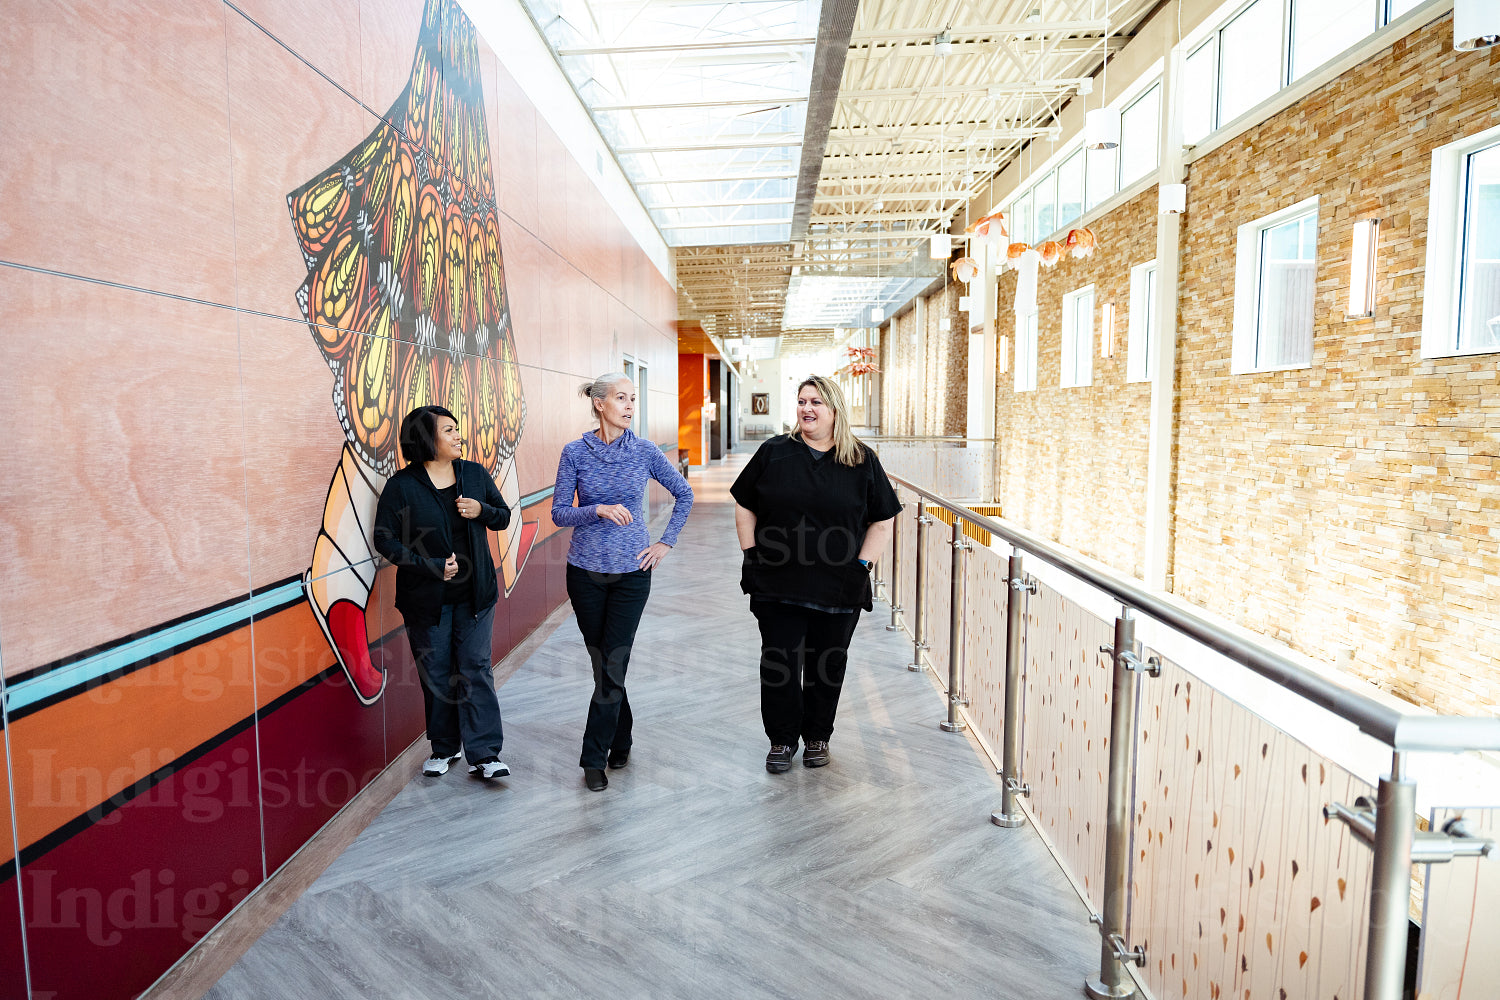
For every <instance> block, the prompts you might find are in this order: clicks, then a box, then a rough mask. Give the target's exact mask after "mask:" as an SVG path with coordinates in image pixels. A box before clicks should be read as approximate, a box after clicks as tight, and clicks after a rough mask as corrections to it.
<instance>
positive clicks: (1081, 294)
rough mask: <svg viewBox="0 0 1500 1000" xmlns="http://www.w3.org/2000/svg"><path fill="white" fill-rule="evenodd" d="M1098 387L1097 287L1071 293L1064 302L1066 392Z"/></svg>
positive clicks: (1063, 359) (1064, 377)
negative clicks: (1079, 388)
mask: <svg viewBox="0 0 1500 1000" xmlns="http://www.w3.org/2000/svg"><path fill="white" fill-rule="evenodd" d="M1093 384H1094V286H1093V285H1086V286H1084V287H1083V288H1080V289H1078V290H1077V291H1076V292H1069V293H1068V294H1066V295H1064V296H1063V301H1062V382H1061V385H1062V387H1063V388H1064V389H1067V388H1071V387H1073V386H1079V385H1093Z"/></svg>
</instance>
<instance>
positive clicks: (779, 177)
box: [634, 173, 797, 187]
mask: <svg viewBox="0 0 1500 1000" xmlns="http://www.w3.org/2000/svg"><path fill="white" fill-rule="evenodd" d="M796 176H797V175H796V174H790V173H785V174H719V175H718V176H717V177H648V178H646V179H644V180H638V181H635V182H634V183H635V186H636V187H646V186H647V185H651V184H720V183H730V182H738V181H785V180H791V179H792V178H794V177H796Z"/></svg>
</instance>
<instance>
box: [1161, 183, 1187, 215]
mask: <svg viewBox="0 0 1500 1000" xmlns="http://www.w3.org/2000/svg"><path fill="white" fill-rule="evenodd" d="M1157 192H1158V193H1157V206H1158V208H1159V210H1160V212H1161V214H1162V215H1181V214H1182V213H1183V212H1186V211H1187V185H1186V184H1163V185H1161V187H1159V188H1157Z"/></svg>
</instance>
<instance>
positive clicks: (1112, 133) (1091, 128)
mask: <svg viewBox="0 0 1500 1000" xmlns="http://www.w3.org/2000/svg"><path fill="white" fill-rule="evenodd" d="M1083 144H1084V145H1085V146H1087V147H1088V148H1089V149H1114V148H1115V147H1116V146H1118V145H1119V144H1120V112H1119V111H1118V110H1117V109H1115V108H1094V109H1093V110H1091V111H1089V112H1087V113H1085V114H1084V116H1083Z"/></svg>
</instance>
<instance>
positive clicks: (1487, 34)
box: [1453, 0, 1500, 52]
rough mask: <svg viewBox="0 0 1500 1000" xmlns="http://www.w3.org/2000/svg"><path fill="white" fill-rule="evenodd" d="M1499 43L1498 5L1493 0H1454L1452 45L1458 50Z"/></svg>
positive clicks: (1499, 16) (1499, 14)
mask: <svg viewBox="0 0 1500 1000" xmlns="http://www.w3.org/2000/svg"><path fill="white" fill-rule="evenodd" d="M1495 44H1500V6H1496V4H1495V2H1494V0H1454V4H1453V47H1454V48H1455V49H1458V50H1459V51H1460V52H1472V51H1473V50H1475V49H1487V48H1489V47H1490V46H1491V45H1495Z"/></svg>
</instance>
